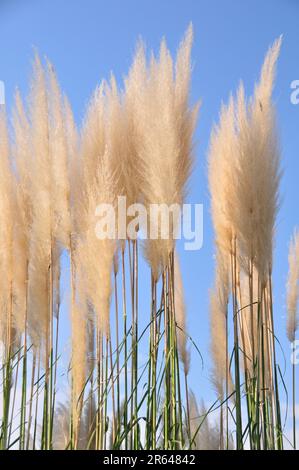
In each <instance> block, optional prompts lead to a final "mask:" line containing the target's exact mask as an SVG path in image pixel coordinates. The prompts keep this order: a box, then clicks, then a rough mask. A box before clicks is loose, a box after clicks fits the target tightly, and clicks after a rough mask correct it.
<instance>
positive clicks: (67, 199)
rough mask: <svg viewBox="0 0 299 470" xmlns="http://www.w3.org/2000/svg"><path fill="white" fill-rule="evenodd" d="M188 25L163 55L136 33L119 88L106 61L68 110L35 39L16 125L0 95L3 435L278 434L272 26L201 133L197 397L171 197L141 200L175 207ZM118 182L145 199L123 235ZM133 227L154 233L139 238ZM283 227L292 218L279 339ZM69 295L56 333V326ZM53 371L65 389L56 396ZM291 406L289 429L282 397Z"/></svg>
mask: <svg viewBox="0 0 299 470" xmlns="http://www.w3.org/2000/svg"><path fill="white" fill-rule="evenodd" d="M192 41H193V30H192V26H191V25H190V27H189V28H188V30H187V32H186V34H185V36H184V38H183V40H182V42H181V44H180V46H179V49H178V52H177V55H176V59H175V60H173V58H172V55H171V53H170V51H169V49H168V47H167V45H166V41H165V40H162V42H161V46H160V51H159V53H158V55H155V54H153V53H151V54H150V56H149V57H150V58H149V60H148V54H147V50H146V47H145V45H143V43H142V42H141V41H140V42H139V43H138V46H137V49H136V53H135V57H134V60H133V64H132V66H131V69H130V70H129V73H128V75H127V76H126V78H125V79H124V86H123V89H122V88H121V87H119V85H118V83H117V81H116V79H115V77H114V76H113V74H111V76H110V79H109V80H108V81H102V82H101V83H100V84H99V85H98V86H97V87H96V90H95V91H94V93H93V95H92V97H91V99H90V101H89V103H88V106H87V109H86V112H85V116H84V119H83V123H82V125H81V126H80V127H79V126H78V127H77V125H76V123H75V118H74V116H73V112H72V108H71V104H70V103H69V101H68V99H67V98H66V97H65V96H64V93H63V92H62V91H61V89H60V85H59V82H58V78H57V76H56V72H55V70H54V67H53V66H52V65H51V63H50V62H49V61H47V60H46V61H45V64H44V61H41V59H40V58H39V56H38V55H37V54H36V55H35V59H34V63H33V71H32V79H31V89H30V94H29V99H28V100H24V102H23V99H22V97H21V95H20V93H19V92H18V91H17V92H16V95H15V104H14V109H13V117H12V132H10V128H9V126H7V123H6V116H5V110H3V109H1V110H0V111H1V115H0V157H1V158H0V167H1V168H0V169H1V172H0V173H1V187H0V218H1V223H0V250H1V257H0V271H1V279H2V284H1V290H0V307H1V308H0V341H1V344H2V346H3V351H4V353H3V357H1V365H2V372H3V380H2V382H1V390H2V395H3V412H2V416H1V430H0V447H1V449H8V448H11V447H18V448H19V449H22V450H24V449H37V448H39V449H43V450H44V449H47V450H48V449H49V450H50V449H96V450H103V449H107V448H109V449H134V450H138V449H141V448H143V449H147V450H155V449H157V448H163V449H168V450H172V451H176V450H182V449H191V450H192V449H194V448H196V449H231V448H233V447H236V448H237V449H242V448H244V447H245V446H247V447H249V448H251V449H282V447H283V434H282V433H283V430H282V424H281V417H280V400H279V393H280V389H281V385H280V383H279V380H278V370H279V369H278V364H277V359H276V352H275V349H276V336H275V335H276V333H275V325H274V309H273V294H272V265H273V260H272V257H273V245H274V230H275V223H276V215H277V211H278V206H279V182H280V148H279V143H278V139H277V127H276V119H275V109H274V105H273V103H272V98H271V97H272V89H273V85H274V78H275V68H276V62H277V59H278V55H279V50H280V46H281V39H279V40H277V41H276V42H275V43H274V44H273V46H272V47H271V48H270V49H269V52H268V54H267V56H266V59H265V62H264V65H263V67H262V71H261V76H260V80H259V82H258V83H257V85H256V87H255V90H254V94H253V96H252V97H251V98H249V99H248V98H247V97H246V95H245V90H244V87H243V85H241V86H240V88H239V91H238V93H237V95H236V97H234V96H231V98H230V99H229V102H228V104H227V105H225V104H223V105H222V108H221V113H220V119H219V123H218V125H216V126H214V128H213V131H212V134H211V143H210V148H209V158H208V179H209V187H210V193H211V213H212V220H213V224H214V229H215V247H216V249H215V252H216V265H215V281H214V286H213V289H212V291H211V294H210V332H211V343H210V353H211V359H212V362H213V365H212V372H211V382H212V386H213V389H214V392H215V393H216V401H215V403H214V404H212V405H211V406H210V408H209V409H208V410H207V409H206V408H205V407H204V406H201V407H199V406H198V405H197V403H196V398H195V395H194V394H193V393H191V392H190V390H189V385H188V380H189V374H190V370H191V369H192V367H193V364H192V362H191V346H192V344H193V345H194V341H193V340H192V337H191V336H190V334H189V333H188V332H187V319H186V305H185V300H184V286H183V281H182V276H181V272H180V265H179V259H178V252H177V249H176V232H177V228H178V226H179V222H180V221H179V218H178V216H177V215H176V211H175V210H174V213H173V214H171V213H170V230H169V232H168V233H166V234H165V233H164V231H163V230H164V228H163V224H162V218H161V217H160V218H159V217H158V218H157V219H156V221H155V223H154V225H152V224H153V219H152V218H151V215H152V214H150V210H151V207H152V205H153V204H160V205H162V206H163V205H164V207H165V206H166V207H168V208H169V207H170V208H172V209H181V208H182V205H183V204H184V202H185V201H186V197H187V192H188V183H189V179H190V175H191V172H192V168H193V162H194V155H193V154H194V149H193V146H194V142H193V136H194V131H195V126H196V122H197V115H198V109H199V106H198V104H195V105H194V106H192V105H191V104H190V97H189V94H190V85H191V70H192V67H191V47H192ZM119 196H123V197H125V198H126V203H127V206H130V205H131V204H137V206H135V208H138V207H140V204H143V205H144V206H145V208H146V209H147V210H148V218H147V227H146V226H142V225H140V226H139V224H137V223H136V219H135V215H136V214H134V213H133V210H132V211H131V213H130V214H129V215H127V221H126V222H127V223H129V224H130V226H131V228H132V227H133V226H134V228H135V231H136V237H133V236H132V234H131V233H130V234H129V233H127V232H126V231H124V228H123V227H119V226H118V225H117V219H118V215H119V214H118V212H117V210H118V202H119V199H118V197H119ZM101 204H105V205H106V206H105V207H106V209H107V210H106V212H105V211H104V212H101V209H102V208H103V206H100V205H101ZM138 204H139V206H138ZM112 209H113V210H112ZM146 228H149V229H150V228H151V229H152V233H151V235H152V234H153V232H155V235H156V238H154V239H151V238H147V239H146V240H144V241H143V242H142V243H140V240H139V239H140V238H143V235H144V234H145V232H146ZM114 229H115V233H112V232H114ZM109 231H111V233H110V232H109ZM103 232H106V234H108V235H109V236H108V237H105V236H102V235H103ZM297 239H298V236H297V232H296V234H295V239H294V242H293V243H292V244H291V248H290V255H289V263H290V274H289V280H288V326H287V331H288V338H289V340H290V341H293V340H294V339H295V332H296V328H297V300H298V282H297V281H298V257H299V255H298V240H297ZM140 247H142V248H143V255H144V258H145V259H146V261H147V263H148V265H149V268H150V286H148V287H149V289H148V290H149V292H150V305H149V308H148V311H146V309H145V310H143V311H142V312H140V311H139V310H140V308H139V296H140V282H141V281H142V282H144V279H143V278H142V276H143V274H142V275H141V274H140V269H139V267H140V251H141V250H140ZM68 267H69V269H68ZM66 276H68V281H67V282H68V285H69V289H67V290H68V291H69V292H67V294H68V295H67V296H66V297H67V298H64V297H63V292H62V290H61V287H62V285H65V283H66V281H65V277H66ZM142 292H143V291H142ZM111 304H113V307H114V309H115V317H112V316H111ZM62 306H64V308H62ZM65 310H67V312H68V313H69V324H70V331H71V341H70V348H69V351H68V350H67V351H66V349H67V347H65V349H63V346H62V344H61V343H62V340H61V338H63V335H64V331H63V329H61V316H62V317H63V318H64V314H65ZM140 314H141V315H142V316H141V315H140ZM64 321H66V319H64ZM140 325H142V328H141V326H140ZM144 341H148V348H149V350H148V355H147V356H145V358H144V355H143V354H140V347H141V345H143V344H144ZM231 343H233V345H232V344H231ZM231 346H233V347H232V348H231ZM192 352H195V354H197V353H199V350H198V349H197V347H195V348H194V349H193V350H192ZM199 354H200V353H199ZM65 356H66V357H67V365H66V366H65V364H64V365H63V360H64V359H65ZM192 358H193V355H192ZM195 364H196V363H195ZM182 378H183V380H182ZM62 383H63V384H64V385H66V399H65V400H63V401H62V402H59V401H58V398H59V392H60V391H61V386H62ZM294 384H295V376H294V369H293V388H294V387H295V385H294ZM19 388H20V389H21V403H20V407H19V408H20V409H17V408H18V400H17V395H18V390H19ZM293 397H295V393H293ZM294 403H295V401H294V402H293V409H294ZM244 405H245V406H244ZM212 412H213V413H214V415H213V414H212ZM215 416H216V418H215ZM211 417H212V418H211ZM218 418H219V419H218ZM211 419H213V421H212V420H211ZM293 420H294V434H293V435H294V447H295V437H296V428H295V424H296V423H295V412H294V411H293ZM214 422H215V423H216V422H217V424H215V425H214V424H212V423H214ZM15 424H17V425H16V426H15ZM232 436H235V439H234V441H235V442H232Z"/></svg>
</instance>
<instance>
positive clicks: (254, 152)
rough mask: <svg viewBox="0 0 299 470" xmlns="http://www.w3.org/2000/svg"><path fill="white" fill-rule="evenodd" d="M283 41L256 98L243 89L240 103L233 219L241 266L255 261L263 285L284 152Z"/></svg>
mask: <svg viewBox="0 0 299 470" xmlns="http://www.w3.org/2000/svg"><path fill="white" fill-rule="evenodd" d="M280 46H281V38H280V39H279V40H277V41H276V42H275V43H274V45H273V46H272V47H271V48H270V50H269V52H268V54H267V56H266V59H265V62H264V65H263V68H262V72H261V78H260V82H259V83H258V85H257V86H256V88H255V93H254V96H253V98H252V99H251V100H250V102H249V104H248V105H247V104H246V100H245V97H244V90H243V87H242V86H241V87H240V90H239V93H238V100H237V112H236V120H237V129H238V152H237V164H236V165H235V170H236V171H235V175H234V179H233V180H232V182H231V186H232V188H233V196H232V200H231V204H230V206H229V207H230V213H231V219H232V220H233V225H234V227H235V230H236V236H237V240H238V249H239V252H240V259H241V263H242V260H244V259H245V263H244V261H243V265H244V266H245V268H246V265H248V262H246V260H248V261H249V260H251V261H253V263H254V265H255V266H256V268H257V270H258V273H259V276H260V279H261V282H262V284H265V283H266V279H267V276H268V274H269V272H270V271H271V270H272V253H273V234H274V228H275V219H276V214H277V210H278V202H279V194H278V191H279V182H280V149H279V145H278V142H277V131H276V122H275V111H274V106H273V104H272V101H271V94H272V89H273V85H274V78H275V65H276V61H277V58H278V54H279V50H280Z"/></svg>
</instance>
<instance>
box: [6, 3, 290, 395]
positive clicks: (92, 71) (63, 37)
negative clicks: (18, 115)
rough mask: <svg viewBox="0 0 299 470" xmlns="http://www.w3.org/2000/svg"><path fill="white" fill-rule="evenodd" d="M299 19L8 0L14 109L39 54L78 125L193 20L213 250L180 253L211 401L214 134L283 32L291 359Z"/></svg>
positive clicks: (197, 375)
mask: <svg viewBox="0 0 299 470" xmlns="http://www.w3.org/2000/svg"><path fill="white" fill-rule="evenodd" d="M298 18H299V1H297V0H263V1H262V2H261V1H260V0H242V1H237V0H205V1H204V0H197V1H195V0H192V1H191V0H142V1H140V0H139V1H138V0H109V1H108V0H106V1H103V0H84V1H83V0H72V1H70V0H64V1H63V2H62V1H58V0H51V1H50V0H39V1H37V0H26V1H24V0H22V1H20V0H19V1H18V0H7V1H6V0H0V80H2V81H4V83H5V87H6V101H7V104H8V107H9V106H10V105H11V102H12V97H13V93H14V90H15V87H16V86H18V87H19V88H20V89H21V91H22V92H24V93H26V91H27V89H28V78H29V75H30V62H31V59H32V57H33V48H34V47H36V48H37V49H38V50H39V52H40V54H41V55H44V54H45V55H47V56H48V57H49V58H50V60H51V61H52V62H53V63H54V64H55V67H56V70H57V74H58V77H59V80H60V83H61V86H62V88H63V90H64V91H65V93H66V94H67V95H68V97H69V99H70V101H71V103H72V106H73V109H74V112H75V117H76V120H77V121H78V122H80V120H81V119H82V116H83V113H84V110H85V106H86V103H87V100H88V98H89V97H90V95H91V93H92V91H93V89H94V88H95V86H96V84H97V83H99V81H100V79H102V78H105V77H106V78H107V77H109V74H110V72H111V70H113V71H114V73H115V75H116V78H117V80H118V81H119V82H120V83H121V79H122V77H123V75H124V74H126V73H127V71H128V68H129V66H130V64H131V60H132V56H133V53H134V49H135V45H136V41H137V40H138V38H139V37H140V36H142V38H143V39H144V41H145V43H146V44H147V45H148V47H150V48H153V49H154V50H157V49H158V46H159V42H160V40H161V38H162V37H163V36H165V37H166V39H167V43H168V46H169V48H170V49H171V51H172V52H173V53H174V52H175V50H176V48H177V46H178V43H179V41H180V40H181V38H182V36H183V33H184V31H185V30H186V28H187V26H188V24H189V22H190V21H192V23H193V26H194V33H195V41H194V47H193V53H192V60H193V66H194V67H193V69H194V70H193V79H192V101H193V102H194V101H195V100H198V99H201V100H202V107H201V111H200V118H199V123H198V127H197V130H196V142H197V145H196V166H195V171H194V174H193V176H192V179H191V183H190V188H191V191H190V195H189V201H190V202H192V203H203V204H204V245H203V248H202V249H201V250H200V251H198V252H184V251H183V250H182V249H181V248H182V247H181V246H180V253H181V262H182V271H183V278H184V281H185V291H186V293H185V296H186V303H187V309H188V318H189V320H188V323H189V330H190V332H192V336H193V338H194V340H195V341H196V343H197V344H198V346H199V348H200V350H201V352H202V354H203V357H204V363H205V369H204V371H203V372H202V371H201V370H200V367H199V362H198V359H197V357H196V356H193V368H192V372H191V385H192V387H193V389H194V390H195V391H196V393H197V395H198V396H203V397H204V398H205V399H210V394H209V390H210V388H211V387H210V384H209V364H210V360H209V350H208V344H209V321H208V295H209V294H208V293H209V288H210V287H211V286H212V283H213V232H212V226H211V220H210V215H209V195H208V187H207V164H206V154H207V147H208V142H209V135H210V131H211V127H212V124H213V122H214V121H215V120H217V118H218V112H219V108H220V105H221V101H222V100H224V101H226V100H227V99H228V96H229V93H230V91H234V90H235V89H236V87H237V86H238V84H239V81H240V79H242V80H243V81H244V83H245V88H246V91H247V93H251V92H252V90H253V85H254V81H255V80H256V79H257V78H258V74H259V70H260V67H261V64H262V62H263V58H264V55H265V53H266V51H267V48H268V47H269V45H270V44H271V43H272V42H273V41H274V39H275V38H277V37H278V36H279V35H280V34H283V38H284V40H283V47H282V52H281V57H280V59H279V64H278V76H277V84H276V88H275V94H274V98H275V102H276V104H277V110H278V123H279V128H280V134H281V150H282V166H283V170H284V175H283V180H282V186H281V195H282V205H281V210H280V213H279V217H278V221H277V235H276V249H275V265H274V286H275V290H274V295H275V316H276V327H277V333H278V336H279V339H280V340H281V343H282V345H283V346H284V348H285V352H286V354H287V356H289V351H290V349H289V345H288V343H287V341H286V338H285V316H286V310H285V282H286V277H287V268H288V266H287V250H288V242H289V238H290V236H291V234H292V232H293V229H294V226H295V225H296V224H297V225H299V221H298V194H299V188H298V176H299V163H298V156H299V132H298V129H299V105H297V106H295V105H292V104H291V102H290V94H291V89H290V84H291V82H292V81H293V80H296V79H299V46H298V45H299V28H298ZM142 269H144V270H145V268H144V267H143V268H142ZM145 276H146V274H145ZM141 294H142V295H143V300H142V302H144V305H146V302H148V298H147V296H148V294H147V293H146V292H143V290H142V291H141ZM289 365H290V363H289V361H288V367H289ZM287 377H289V375H287Z"/></svg>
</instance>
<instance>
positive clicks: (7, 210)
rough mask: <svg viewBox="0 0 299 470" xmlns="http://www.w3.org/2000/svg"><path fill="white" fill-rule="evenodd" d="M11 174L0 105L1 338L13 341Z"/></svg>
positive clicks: (8, 345)
mask: <svg viewBox="0 0 299 470" xmlns="http://www.w3.org/2000/svg"><path fill="white" fill-rule="evenodd" d="M12 214H13V213H12V177H11V169H10V149H9V140H8V131H7V126H6V115H5V108H4V107H2V106H0V275H1V279H2V281H1V282H2V284H1V290H0V341H2V343H3V344H4V345H6V347H7V348H10V346H11V341H12V280H13V276H12V234H13V219H12Z"/></svg>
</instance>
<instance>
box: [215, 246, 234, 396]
mask: <svg viewBox="0 0 299 470" xmlns="http://www.w3.org/2000/svg"><path fill="white" fill-rule="evenodd" d="M216 260H217V261H216V279H215V286H214V289H213V291H212V292H211V295H210V330H211V353H212V357H213V363H214V368H213V375H212V381H213V384H214V386H215V389H216V391H217V393H218V395H219V397H220V398H222V397H223V396H224V384H225V383H226V380H227V379H228V380H229V387H230V388H231V380H230V375H229V376H228V377H227V375H228V371H227V364H228V358H227V357H226V342H227V331H226V318H227V308H228V301H229V273H228V263H227V262H226V258H224V257H223V252H222V251H218V252H217V256H216Z"/></svg>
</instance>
